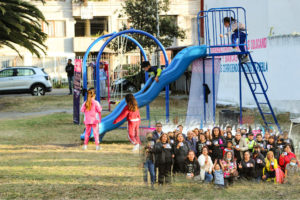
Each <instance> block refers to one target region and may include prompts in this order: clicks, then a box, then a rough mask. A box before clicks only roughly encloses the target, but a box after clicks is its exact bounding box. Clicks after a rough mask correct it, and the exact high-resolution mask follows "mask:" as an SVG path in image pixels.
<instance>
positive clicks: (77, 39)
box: [0, 0, 200, 79]
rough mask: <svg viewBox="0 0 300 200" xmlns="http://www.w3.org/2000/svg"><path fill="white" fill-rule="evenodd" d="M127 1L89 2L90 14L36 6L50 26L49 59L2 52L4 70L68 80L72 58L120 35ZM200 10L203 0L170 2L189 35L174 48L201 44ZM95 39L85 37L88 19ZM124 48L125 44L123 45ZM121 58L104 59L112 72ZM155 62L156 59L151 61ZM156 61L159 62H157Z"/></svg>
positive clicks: (68, 2) (53, 4)
mask: <svg viewBox="0 0 300 200" xmlns="http://www.w3.org/2000/svg"><path fill="white" fill-rule="evenodd" d="M123 2H124V0H99V1H96V0H94V1H89V2H88V7H89V9H88V10H84V9H83V8H82V7H83V3H82V2H81V1H79V0H77V1H76V0H73V1H72V0H50V1H48V0H47V1H46V4H44V5H43V4H41V3H39V2H36V3H35V4H36V5H37V6H38V8H39V9H40V10H41V11H42V12H43V14H44V16H45V17H46V20H47V22H48V25H46V24H42V29H43V31H44V32H45V33H47V34H48V39H47V41H46V45H47V46H48V49H47V55H43V56H42V58H41V59H38V58H37V57H35V56H33V55H31V53H30V52H28V51H27V50H25V49H22V48H20V49H21V50H20V52H21V55H22V56H23V58H24V59H20V58H19V57H18V56H17V54H16V52H14V51H13V50H11V49H8V48H2V49H0V68H3V67H7V66H38V67H43V68H45V70H46V71H47V72H48V73H49V74H50V76H51V77H52V78H54V79H65V78H66V74H65V73H64V67H65V64H66V61H67V59H68V58H71V59H74V58H76V57H78V56H83V55H84V52H85V51H86V49H87V48H88V46H89V45H90V44H91V43H92V42H93V41H94V40H95V39H96V38H97V37H99V36H100V35H102V34H106V33H112V32H115V31H118V30H119V29H120V28H121V26H122V23H124V22H127V19H123V18H119V11H120V10H121V9H122V3H123ZM199 10H200V0H170V10H169V12H168V13H167V14H168V15H172V16H174V17H175V18H176V21H177V24H178V25H179V27H180V28H182V29H184V30H185V31H186V38H185V39H184V40H183V41H180V40H176V39H174V43H173V44H172V46H185V45H192V44H195V43H196V41H197V21H196V15H197V13H198V12H199ZM91 15H92V19H90V27H91V28H90V32H91V36H89V37H85V34H84V19H82V18H84V17H87V16H91ZM102 44H103V41H100V42H99V44H97V45H95V46H94V48H93V49H92V54H91V55H93V56H94V57H95V56H96V55H97V52H98V51H99V49H100V47H101V46H102ZM120 44H121V42H120ZM119 57H120V56H118V55H116V53H115V52H113V51H112V50H110V49H108V48H106V50H105V55H104V59H106V60H107V61H108V62H109V63H110V69H111V70H112V69H113V68H115V67H116V66H117V65H118V64H120V62H121V61H120V60H118V59H119ZM151 58H152V59H153V56H152V57H151ZM138 60H139V57H138V52H137V53H136V54H135V53H132V54H130V55H127V57H125V59H122V63H123V64H130V63H136V62H138ZM153 60H155V59H153Z"/></svg>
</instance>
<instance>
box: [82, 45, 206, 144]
mask: <svg viewBox="0 0 300 200" xmlns="http://www.w3.org/2000/svg"><path fill="white" fill-rule="evenodd" d="M205 56H206V46H191V47H188V48H185V49H183V50H181V51H180V52H179V53H178V54H177V55H176V56H175V58H174V59H173V60H172V62H171V63H170V65H169V66H168V67H167V68H166V69H165V70H163V71H162V72H161V75H160V77H159V82H156V81H153V82H152V81H151V80H148V81H147V83H146V84H145V86H144V87H143V88H142V90H141V91H139V92H137V93H136V94H134V96H135V98H136V100H137V102H138V106H139V108H140V107H143V106H145V105H147V104H149V103H151V102H152V101H153V100H154V99H155V98H156V97H157V96H158V95H159V93H160V92H161V90H162V89H163V88H164V87H165V86H166V85H169V84H170V83H172V82H174V81H176V80H177V79H178V78H179V77H180V76H181V75H182V74H183V73H184V72H185V70H186V69H187V68H188V66H189V65H190V64H191V63H192V62H193V61H194V60H196V59H198V58H204V57H205ZM151 83H152V84H151ZM150 84H151V86H150V87H149V88H148V89H147V91H145V92H143V90H145V88H147V85H150ZM125 106H126V102H125V99H123V100H122V101H121V102H120V103H119V104H118V105H117V107H116V108H115V109H114V110H113V112H112V113H110V114H109V115H108V116H106V117H104V118H103V119H102V121H101V124H100V127H99V134H100V137H99V138H100V141H102V138H103V137H104V135H105V134H106V133H107V132H108V131H111V130H113V129H116V128H118V127H119V126H121V125H122V124H123V123H124V122H125V121H126V118H125V119H123V120H122V121H121V122H119V123H117V124H113V121H114V120H115V119H116V118H117V117H118V116H119V115H120V114H121V112H122V110H123V109H124V107H125ZM81 139H84V133H83V134H82V135H81Z"/></svg>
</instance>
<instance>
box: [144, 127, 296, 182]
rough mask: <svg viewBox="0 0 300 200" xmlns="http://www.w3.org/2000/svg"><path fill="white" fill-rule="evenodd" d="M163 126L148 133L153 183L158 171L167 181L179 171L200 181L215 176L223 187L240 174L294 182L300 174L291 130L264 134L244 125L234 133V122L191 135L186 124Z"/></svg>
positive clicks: (252, 178)
mask: <svg viewBox="0 0 300 200" xmlns="http://www.w3.org/2000/svg"><path fill="white" fill-rule="evenodd" d="M161 127H162V125H161V123H157V124H156V130H155V131H154V132H153V133H149V134H148V135H147V137H146V138H147V142H146V144H145V146H144V148H143V150H144V151H143V154H142V155H143V163H144V170H145V171H144V181H145V183H147V177H148V172H149V173H150V177H151V185H152V186H153V184H154V183H155V182H156V177H158V181H157V182H158V184H166V183H171V180H172V177H176V176H177V175H178V174H179V175H180V174H181V175H184V176H185V177H186V178H187V179H192V180H194V181H197V182H198V181H201V182H205V183H210V182H212V181H213V182H214V184H215V185H216V186H217V187H227V186H229V185H232V184H233V183H234V182H235V181H238V180H247V181H257V182H260V181H272V182H275V183H284V182H291V179H293V178H294V177H296V176H297V175H298V167H299V166H300V163H299V161H298V160H297V158H296V156H295V154H294V146H293V141H292V139H290V138H288V133H287V132H284V134H283V135H279V136H276V135H274V134H272V133H271V134H270V132H268V131H266V132H265V134H264V137H263V136H262V134H260V133H259V134H257V135H256V136H254V134H253V133H252V132H251V130H250V132H247V130H246V129H238V130H237V132H236V134H235V135H234V136H233V135H232V130H231V127H230V126H228V127H227V128H226V130H221V129H220V128H219V127H215V128H213V129H212V130H209V129H208V130H207V131H203V130H202V129H194V130H193V131H188V132H187V135H186V136H185V134H183V133H182V130H183V127H182V126H181V125H180V126H178V128H177V129H176V130H175V131H173V132H168V133H163V132H162V128H161ZM157 172H158V176H156V175H157Z"/></svg>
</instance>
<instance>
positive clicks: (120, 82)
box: [112, 78, 137, 93]
mask: <svg viewBox="0 0 300 200" xmlns="http://www.w3.org/2000/svg"><path fill="white" fill-rule="evenodd" d="M121 86H122V87H123V91H128V92H131V93H133V92H136V91H137V89H136V87H135V86H134V84H133V83H131V82H130V81H129V80H127V79H126V78H120V79H117V80H115V81H114V82H113V84H112V87H113V88H114V89H115V90H117V91H121Z"/></svg>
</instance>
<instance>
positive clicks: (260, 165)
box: [253, 144, 266, 182]
mask: <svg viewBox="0 0 300 200" xmlns="http://www.w3.org/2000/svg"><path fill="white" fill-rule="evenodd" d="M260 149H261V147H260V145H258V144H257V145H255V146H254V149H253V160H254V161H255V168H254V178H255V179H256V181H257V182H260V181H261V179H262V176H263V169H264V167H265V166H266V162H265V158H264V156H263V155H262V154H261V152H260Z"/></svg>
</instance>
